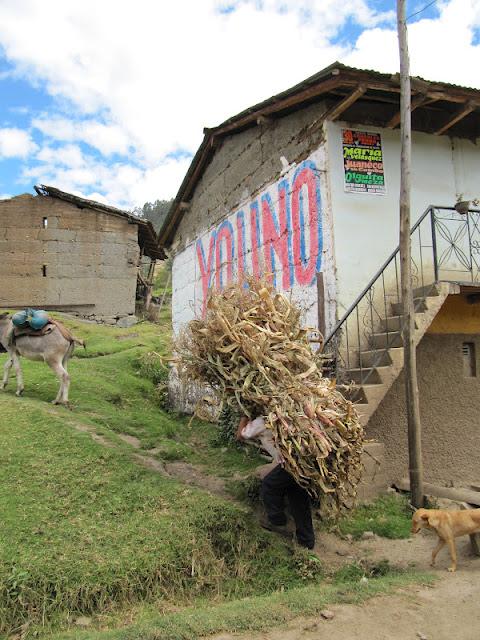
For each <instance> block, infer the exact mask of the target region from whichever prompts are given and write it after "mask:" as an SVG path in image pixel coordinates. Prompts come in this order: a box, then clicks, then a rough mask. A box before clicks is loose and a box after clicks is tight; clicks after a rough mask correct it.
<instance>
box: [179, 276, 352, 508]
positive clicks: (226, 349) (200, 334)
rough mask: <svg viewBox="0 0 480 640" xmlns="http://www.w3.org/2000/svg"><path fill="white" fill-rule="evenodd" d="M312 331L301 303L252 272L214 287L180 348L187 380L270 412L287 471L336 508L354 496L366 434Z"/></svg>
mask: <svg viewBox="0 0 480 640" xmlns="http://www.w3.org/2000/svg"><path fill="white" fill-rule="evenodd" d="M308 334H309V332H308V330H307V329H306V328H305V327H303V326H302V324H301V311H300V309H299V308H298V307H297V306H296V305H294V304H293V303H292V302H291V301H290V300H288V299H287V298H286V297H285V296H284V295H282V294H280V293H277V292H276V291H275V290H274V289H273V288H272V287H271V286H270V285H268V284H266V283H265V282H263V281H259V280H254V279H253V278H249V279H247V280H246V282H245V283H242V285H238V284H237V285H231V286H229V287H227V288H226V289H224V290H223V291H222V292H216V291H214V292H212V294H211V295H210V297H209V299H208V302H207V312H206V316H205V318H204V319H202V320H199V319H197V320H192V321H191V322H190V323H189V324H188V325H187V326H186V328H185V329H184V331H183V332H182V333H181V335H180V336H179V338H178V340H177V342H176V345H175V349H176V353H177V358H178V369H179V373H180V375H181V377H183V378H184V379H185V380H196V381H198V382H202V383H205V384H207V385H209V386H210V387H211V388H212V390H213V391H214V392H216V393H217V394H218V396H219V399H220V401H221V402H225V403H227V404H229V405H231V406H233V407H235V408H236V409H239V410H240V411H242V412H244V413H245V414H247V415H249V416H256V415H263V416H265V418H266V423H267V426H268V428H269V429H271V431H272V434H273V438H274V442H275V444H276V446H277V447H278V449H279V450H280V452H281V454H282V456H283V458H284V460H285V466H286V468H287V470H288V471H289V472H290V473H291V474H292V475H293V476H294V477H295V479H296V480H297V481H298V482H299V484H301V485H302V486H303V487H305V488H306V489H307V490H308V492H309V493H310V495H311V496H312V497H313V498H315V499H319V501H320V504H321V507H322V510H323V511H328V512H329V514H330V515H335V514H338V513H339V511H340V510H341V509H342V508H344V507H347V508H348V507H350V506H351V505H352V504H353V503H354V499H355V495H356V485H357V483H358V481H359V479H360V476H361V471H362V465H361V453H362V445H363V436H364V434H363V429H362V426H361V425H360V422H359V419H358V415H357V412H356V410H355V407H354V406H353V405H352V403H351V402H350V401H349V400H347V399H345V398H344V396H343V395H342V393H341V392H340V391H339V390H338V389H337V387H336V384H335V381H334V380H330V379H328V378H324V377H323V376H322V364H321V363H322V356H321V354H317V353H314V352H313V350H312V347H311V344H310V342H309V339H308Z"/></svg>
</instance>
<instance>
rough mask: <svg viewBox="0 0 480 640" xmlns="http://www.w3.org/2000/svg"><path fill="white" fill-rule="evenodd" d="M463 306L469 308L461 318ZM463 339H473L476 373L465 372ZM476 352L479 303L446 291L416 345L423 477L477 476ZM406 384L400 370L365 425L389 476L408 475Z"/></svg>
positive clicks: (479, 389) (458, 479) (479, 386)
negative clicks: (382, 448) (381, 452)
mask: <svg viewBox="0 0 480 640" xmlns="http://www.w3.org/2000/svg"><path fill="white" fill-rule="evenodd" d="M462 309H464V310H465V313H466V314H467V315H466V316H465V318H464V320H463V321H462V316H461V315H460V313H461V310H462ZM462 326H463V332H462V333H460V327H462ZM452 330H453V331H455V333H453V332H452ZM466 342H468V343H473V344H474V345H475V352H476V364H477V376H475V377H472V376H468V375H465V372H464V362H463V354H462V347H463V344H464V343H466ZM479 354H480V309H479V305H467V303H466V301H465V299H464V298H463V296H460V295H458V296H450V297H449V298H447V301H446V303H445V305H444V306H443V307H442V309H441V311H440V313H439V314H438V316H437V318H436V319H435V320H434V322H433V323H432V325H431V327H430V330H429V332H428V333H427V334H425V336H424V338H423V339H422V341H421V342H420V344H419V346H418V349H417V368H418V386H419V394H420V412H421V423H422V448H423V464H424V474H425V480H426V481H427V482H433V483H439V484H443V485H449V484H450V483H454V484H455V485H458V486H461V485H468V484H469V483H478V481H479V480H480V451H479V442H480V421H479V415H480V366H479V365H480V361H479ZM404 384H405V382H404V376H403V373H402V374H401V375H400V376H399V378H398V379H397V380H396V382H395V383H394V384H393V386H392V388H391V389H390V391H389V392H388V394H387V395H386V396H385V399H384V400H383V402H382V404H381V405H380V407H379V408H378V410H377V411H376V412H375V414H374V415H373V416H372V418H371V419H370V422H369V424H368V426H367V436H368V437H369V438H375V439H377V440H379V441H380V442H382V443H384V444H385V457H386V467H387V476H388V478H389V480H390V482H391V481H393V480H396V479H399V478H403V477H408V445H407V419H406V412H405V391H404Z"/></svg>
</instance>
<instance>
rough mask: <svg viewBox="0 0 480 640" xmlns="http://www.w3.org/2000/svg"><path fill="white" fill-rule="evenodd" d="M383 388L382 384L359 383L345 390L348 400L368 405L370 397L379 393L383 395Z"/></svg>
mask: <svg viewBox="0 0 480 640" xmlns="http://www.w3.org/2000/svg"><path fill="white" fill-rule="evenodd" d="M383 389H384V386H383V385H382V384H358V385H355V386H353V387H351V388H350V389H349V390H348V391H345V392H344V396H345V397H346V398H347V400H351V401H352V402H355V403H359V404H365V405H367V406H368V403H369V398H370V399H371V397H372V396H375V395H378V394H379V393H380V394H381V395H382V396H383V393H384V391H383Z"/></svg>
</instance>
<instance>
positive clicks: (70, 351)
mask: <svg viewBox="0 0 480 640" xmlns="http://www.w3.org/2000/svg"><path fill="white" fill-rule="evenodd" d="M74 349H75V343H73V342H72V343H71V344H70V345H69V347H68V349H67V350H66V352H65V355H64V356H63V360H62V366H63V368H64V369H65V371H66V373H67V378H66V380H65V383H64V385H63V398H62V402H63V403H64V404H68V393H69V390H70V375H69V373H68V370H67V366H68V361H69V360H70V358H71V357H72V354H73V351H74Z"/></svg>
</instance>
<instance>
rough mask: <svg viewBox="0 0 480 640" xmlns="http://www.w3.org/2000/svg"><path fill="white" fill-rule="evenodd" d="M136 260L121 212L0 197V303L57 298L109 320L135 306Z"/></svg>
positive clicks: (133, 232)
mask: <svg viewBox="0 0 480 640" xmlns="http://www.w3.org/2000/svg"><path fill="white" fill-rule="evenodd" d="M45 220H46V222H44V221H45ZM138 261H139V246H138V229H137V226H136V225H134V224H129V223H128V221H127V220H126V219H123V218H121V217H116V216H112V215H108V214H105V213H101V212H97V211H93V210H89V209H80V208H79V207H77V206H76V205H73V204H70V203H67V202H64V201H61V200H57V199H55V198H49V197H43V196H37V197H34V196H31V195H22V196H18V197H15V198H12V199H10V200H2V201H0V282H1V287H0V307H7V308H8V307H27V306H30V305H32V306H47V307H49V306H50V307H52V306H55V305H58V306H61V307H71V310H72V311H75V312H77V313H78V314H79V315H83V316H94V317H95V318H96V319H99V320H100V319H103V320H107V321H111V322H112V323H113V322H114V321H115V318H116V317H121V316H127V315H130V314H134V313H135V291H136V281H137V268H138Z"/></svg>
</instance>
